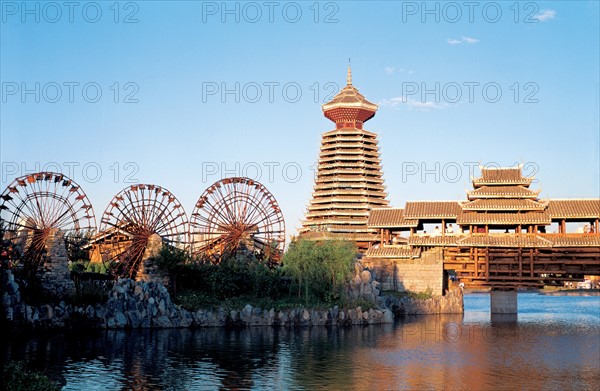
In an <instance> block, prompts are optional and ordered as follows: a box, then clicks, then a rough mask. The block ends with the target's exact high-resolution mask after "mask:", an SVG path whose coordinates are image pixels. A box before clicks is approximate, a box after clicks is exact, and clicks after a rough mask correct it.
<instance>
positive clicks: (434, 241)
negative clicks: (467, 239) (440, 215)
mask: <svg viewBox="0 0 600 391" xmlns="http://www.w3.org/2000/svg"><path fill="white" fill-rule="evenodd" d="M460 238H461V237H460V236H453V235H447V236H440V235H437V236H433V235H432V236H428V235H412V236H409V237H408V244H409V245H411V246H456V243H457V241H458V240H459V239H460Z"/></svg>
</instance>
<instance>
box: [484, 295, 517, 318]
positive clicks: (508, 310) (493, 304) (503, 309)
mask: <svg viewBox="0 0 600 391" xmlns="http://www.w3.org/2000/svg"><path fill="white" fill-rule="evenodd" d="M490 309H491V313H492V314H516V313H517V291H515V290H512V291H494V290H492V291H491V292H490Z"/></svg>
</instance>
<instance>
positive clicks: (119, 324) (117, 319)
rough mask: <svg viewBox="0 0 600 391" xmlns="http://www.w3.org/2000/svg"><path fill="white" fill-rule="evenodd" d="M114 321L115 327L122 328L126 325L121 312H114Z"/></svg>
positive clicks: (125, 318) (125, 319)
mask: <svg viewBox="0 0 600 391" xmlns="http://www.w3.org/2000/svg"><path fill="white" fill-rule="evenodd" d="M115 323H116V325H117V327H119V328H123V327H125V326H127V317H126V316H125V314H123V313H122V312H117V313H116V314H115Z"/></svg>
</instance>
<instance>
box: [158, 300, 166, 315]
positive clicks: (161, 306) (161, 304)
mask: <svg viewBox="0 0 600 391" xmlns="http://www.w3.org/2000/svg"><path fill="white" fill-rule="evenodd" d="M166 311H167V309H166V307H165V301H164V300H161V301H160V302H159V303H158V312H159V313H160V314H161V315H166Z"/></svg>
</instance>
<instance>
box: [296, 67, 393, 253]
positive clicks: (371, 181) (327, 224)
mask: <svg viewBox="0 0 600 391" xmlns="http://www.w3.org/2000/svg"><path fill="white" fill-rule="evenodd" d="M346 81H347V85H345V86H344V88H342V89H341V91H340V92H339V93H338V94H337V95H336V96H335V97H334V98H333V99H332V100H331V101H330V102H327V103H326V104H324V105H323V113H324V115H325V117H327V118H328V119H330V120H331V121H333V122H335V129H333V130H330V131H329V132H325V133H323V136H322V139H321V151H320V153H319V163H318V168H317V175H316V178H315V187H314V191H313V194H312V199H311V200H310V204H309V205H308V208H307V211H306V214H305V219H304V220H303V221H302V228H301V229H300V234H301V235H302V236H303V237H305V238H307V239H313V240H323V239H345V240H351V241H354V242H355V243H356V244H357V246H358V248H359V249H360V250H361V251H364V250H366V248H367V247H369V243H372V242H375V241H377V238H378V237H377V235H376V230H375V229H372V228H369V227H368V226H367V220H368V217H369V211H370V210H371V209H372V208H383V207H387V206H388V205H389V201H388V200H387V193H386V192H385V184H384V180H383V173H382V170H381V160H380V153H379V144H378V141H377V134H376V133H373V132H369V131H367V130H364V129H363V123H364V122H366V121H367V120H369V119H370V118H372V117H373V116H374V115H375V112H376V111H377V108H378V107H377V105H376V104H374V103H371V102H369V101H368V100H367V99H366V98H365V97H364V96H363V95H362V94H360V93H359V92H358V90H357V89H356V87H354V86H353V85H352V69H351V68H350V61H349V60H348V76H347V79H346Z"/></svg>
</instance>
